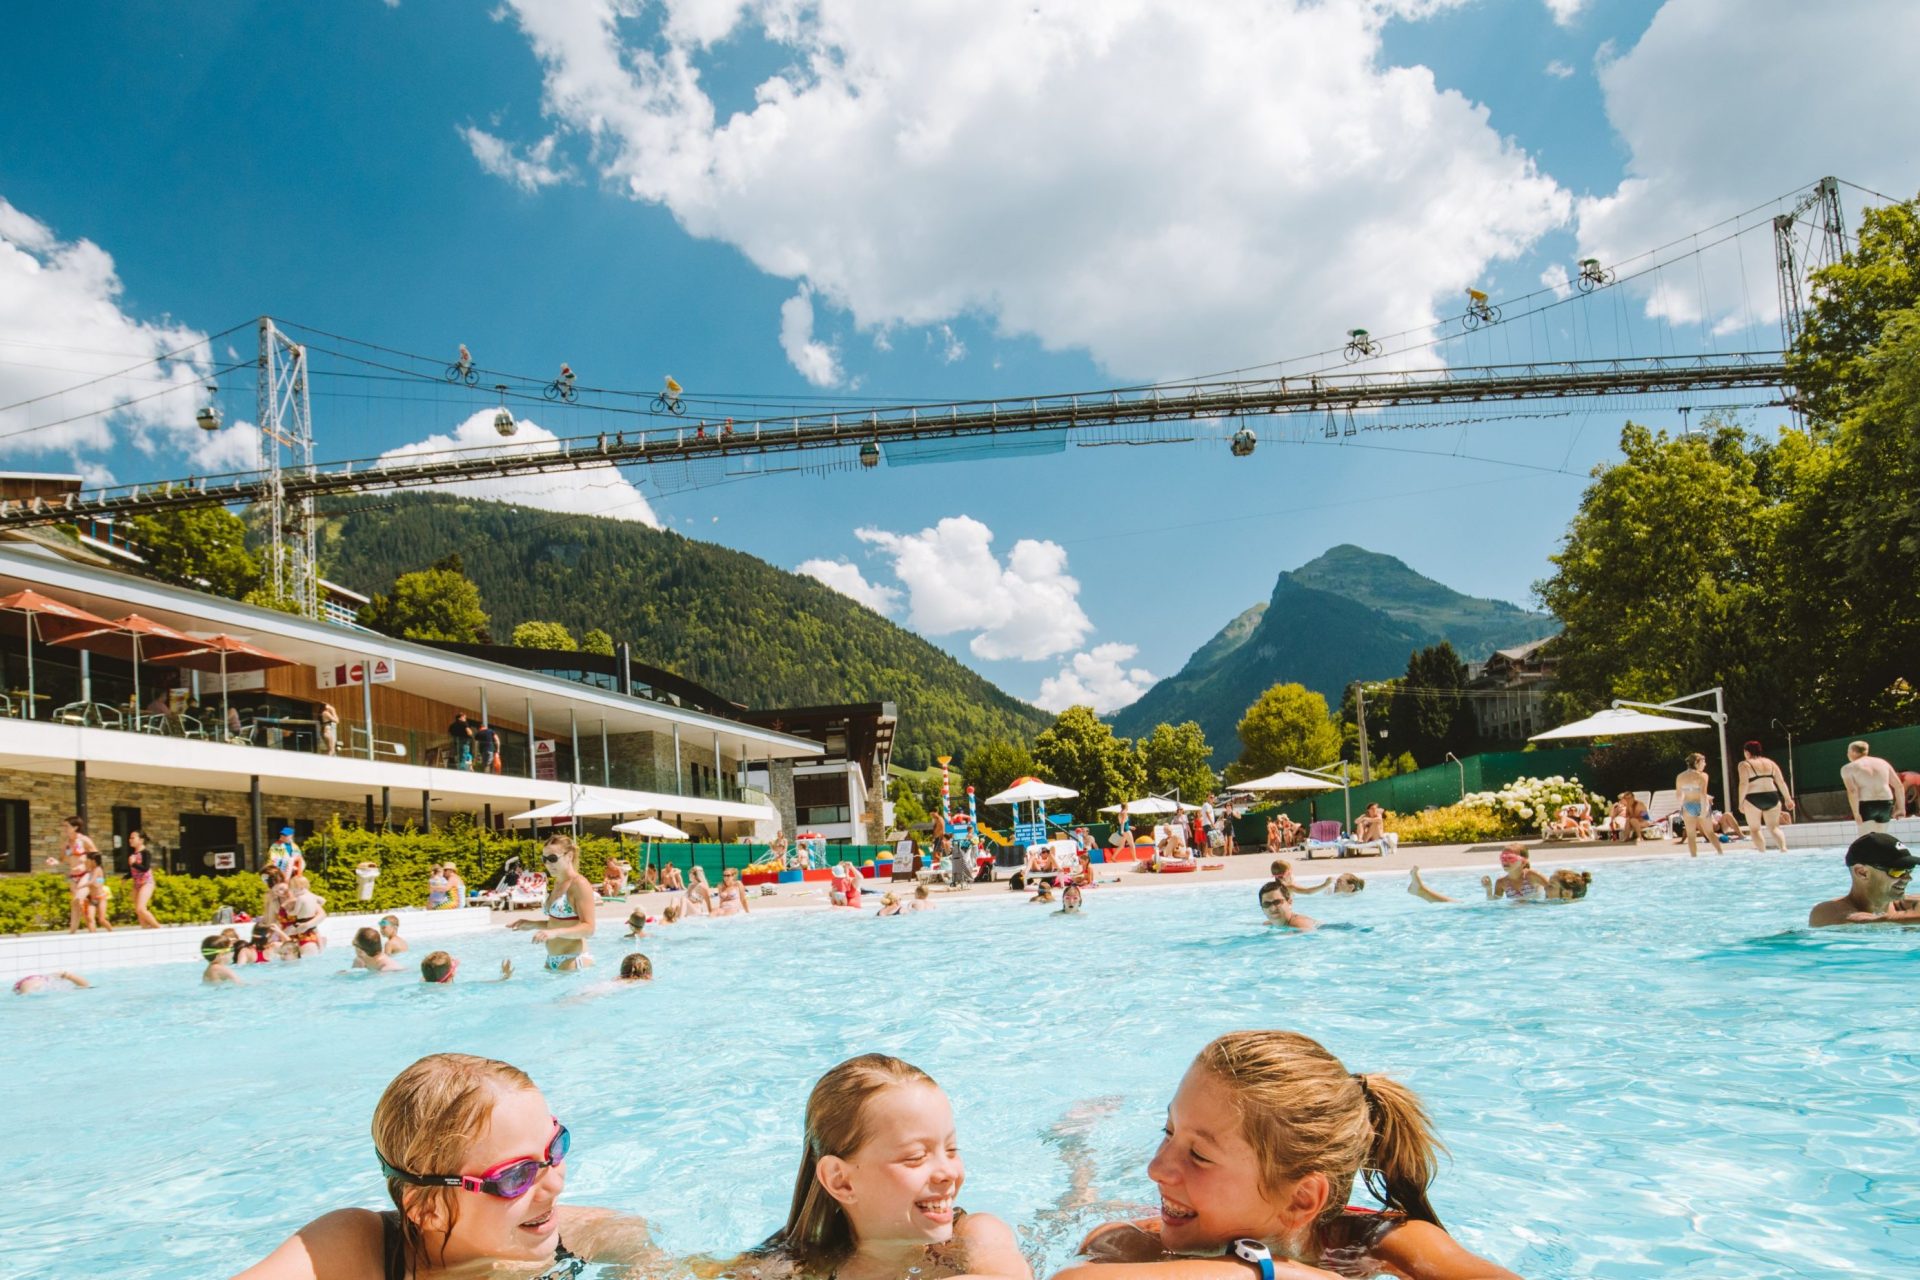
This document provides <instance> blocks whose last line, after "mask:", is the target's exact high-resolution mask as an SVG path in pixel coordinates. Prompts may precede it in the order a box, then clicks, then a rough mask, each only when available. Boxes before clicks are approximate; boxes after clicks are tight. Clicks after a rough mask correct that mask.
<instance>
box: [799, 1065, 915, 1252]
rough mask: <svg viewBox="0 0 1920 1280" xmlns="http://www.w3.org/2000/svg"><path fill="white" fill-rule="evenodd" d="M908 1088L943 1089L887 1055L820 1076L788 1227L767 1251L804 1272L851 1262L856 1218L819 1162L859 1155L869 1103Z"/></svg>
mask: <svg viewBox="0 0 1920 1280" xmlns="http://www.w3.org/2000/svg"><path fill="white" fill-rule="evenodd" d="M903 1084H925V1085H932V1086H933V1087H934V1088H936V1089H937V1088H939V1087H940V1086H939V1085H937V1084H934V1080H933V1077H932V1076H930V1075H928V1074H927V1073H926V1072H924V1071H922V1070H921V1069H920V1068H918V1067H916V1066H914V1065H913V1064H912V1063H909V1062H902V1061H901V1060H900V1059H899V1058H894V1057H889V1056H888V1055H886V1054H884V1053H863V1054H861V1055H860V1056H859V1057H857V1058H848V1059H847V1060H846V1061H845V1062H843V1063H841V1064H840V1065H839V1066H837V1067H835V1068H833V1069H832V1070H831V1071H829V1072H827V1074H825V1075H823V1076H821V1077H820V1080H819V1082H818V1083H816V1084H815V1085H814V1086H813V1092H812V1093H810V1094H808V1095H807V1119H806V1126H807V1127H806V1146H805V1149H804V1150H802V1151H801V1153H800V1172H799V1174H798V1176H797V1177H795V1179H794V1183H793V1204H792V1206H791V1207H790V1208H789V1209H788V1210H787V1224H786V1225H785V1226H784V1227H782V1228H780V1230H779V1231H778V1232H777V1233H776V1234H775V1235H774V1236H773V1238H772V1239H770V1240H768V1241H767V1243H766V1245H765V1246H763V1248H770V1249H778V1250H780V1251H781V1252H783V1253H785V1254H786V1255H787V1256H788V1257H789V1258H791V1259H792V1260H793V1261H794V1262H795V1263H796V1264H797V1265H799V1266H800V1267H802V1268H821V1269H831V1268H833V1267H836V1266H838V1265H839V1264H840V1263H842V1262H844V1261H846V1259H847V1256H848V1255H849V1254H851V1253H852V1252H853V1248H854V1245H855V1244H856V1243H857V1242H856V1241H855V1240H854V1238H853V1220H852V1219H850V1218H849V1217H847V1211H846V1209H844V1208H843V1207H842V1206H841V1204H840V1202H839V1201H838V1200H835V1199H834V1198H833V1197H832V1196H831V1195H829V1194H827V1189H826V1188H825V1187H823V1186H821V1185H820V1177H819V1169H820V1161H821V1160H823V1159H825V1158H826V1157H827V1156H839V1157H841V1158H842V1159H845V1158H846V1157H848V1156H850V1155H852V1154H853V1153H854V1152H856V1151H858V1150H859V1149H860V1148H861V1146H862V1145H863V1144H864V1143H865V1142H866V1140H867V1137H868V1133H867V1103H868V1102H870V1101H872V1100H873V1098H874V1097H875V1096H876V1095H877V1094H879V1092H880V1091H881V1090H882V1089H886V1088H890V1087H892V1086H895V1085H903Z"/></svg>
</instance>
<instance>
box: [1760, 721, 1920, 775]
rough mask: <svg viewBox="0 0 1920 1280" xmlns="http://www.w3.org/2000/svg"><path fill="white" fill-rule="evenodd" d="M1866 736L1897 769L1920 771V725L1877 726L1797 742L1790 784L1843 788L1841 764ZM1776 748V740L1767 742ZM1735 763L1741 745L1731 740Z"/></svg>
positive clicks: (1790, 760) (1789, 762)
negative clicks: (1869, 730)
mask: <svg viewBox="0 0 1920 1280" xmlns="http://www.w3.org/2000/svg"><path fill="white" fill-rule="evenodd" d="M1863 738H1864V739H1865V740H1866V742H1867V745H1868V746H1870V747H1872V748H1873V754H1874V755H1876V756H1879V757H1880V758H1881V759H1882V760H1886V761H1890V762H1891V763H1892V765H1893V767H1894V768H1896V769H1914V770H1920V725H1912V724H1910V725H1904V726H1902V727H1900V728H1898V729H1876V730H1874V731H1873V732H1872V733H1850V734H1848V735H1847V736H1846V737H1844V738H1823V739H1821V740H1820V741H1818V742H1796V743H1794V744H1793V750H1792V752H1791V753H1785V752H1782V753H1780V755H1776V756H1775V757H1774V758H1775V759H1780V758H1781V756H1783V755H1784V756H1786V760H1785V761H1783V763H1786V764H1787V765H1788V767H1789V769H1790V770H1791V777H1790V785H1791V786H1793V788H1794V789H1795V790H1796V791H1800V790H1805V791H1841V790H1844V789H1845V784H1843V783H1842V782H1841V781H1840V766H1841V765H1843V764H1845V763H1846V762H1847V744H1848V743H1849V742H1857V741H1859V740H1861V739H1863ZM1767 745H1768V746H1769V747H1772V746H1773V745H1774V744H1773V743H1768V744H1767ZM1728 747H1729V749H1730V750H1731V751H1732V752H1733V759H1734V763H1735V764H1736V765H1737V764H1738V763H1739V762H1740V744H1739V743H1737V742H1734V743H1729V744H1728Z"/></svg>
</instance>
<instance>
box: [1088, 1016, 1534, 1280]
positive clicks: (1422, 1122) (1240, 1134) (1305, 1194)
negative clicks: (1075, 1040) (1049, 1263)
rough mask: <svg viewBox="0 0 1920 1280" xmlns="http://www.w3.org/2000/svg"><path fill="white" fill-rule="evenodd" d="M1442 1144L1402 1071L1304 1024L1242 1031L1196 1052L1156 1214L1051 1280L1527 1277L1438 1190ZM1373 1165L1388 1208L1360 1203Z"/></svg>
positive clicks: (1162, 1158)
mask: <svg viewBox="0 0 1920 1280" xmlns="http://www.w3.org/2000/svg"><path fill="white" fill-rule="evenodd" d="M1439 1149H1440V1144H1439V1142H1438V1140H1437V1139H1436V1138H1435V1137H1434V1134H1433V1128H1432V1124H1431V1122H1430V1121H1429V1120H1428V1118H1427V1113H1426V1110H1425V1108H1423V1107H1422V1106H1421V1105H1420V1099H1419V1098H1418V1097H1416V1096H1415V1095H1414V1093H1413V1091H1412V1090H1410V1089H1408V1088H1407V1087H1406V1086H1405V1085H1403V1084H1401V1083H1400V1082H1399V1081H1397V1080H1393V1079H1391V1078H1389V1077H1387V1076H1383V1075H1375V1074H1372V1073H1367V1074H1360V1073H1357V1072H1350V1071H1348V1070H1347V1068H1346V1066H1345V1065H1344V1064H1342V1063H1341V1061H1340V1060H1339V1059H1338V1058H1336V1057H1334V1056H1333V1055H1332V1054H1331V1053H1329V1052H1327V1050H1326V1049H1325V1048H1324V1047H1322V1046H1321V1045H1320V1044H1319V1043H1317V1042H1316V1041H1314V1040H1311V1039H1309V1038H1308V1037H1306V1036H1303V1035H1300V1034H1299V1033H1298V1032H1292V1031H1236V1032H1233V1033H1231V1034H1229V1035H1224V1036H1221V1037H1220V1038H1219V1039H1217V1040H1215V1041H1214V1042H1213V1043H1211V1044H1209V1045H1208V1046H1207V1047H1206V1048H1205V1049H1202V1050H1201V1051H1200V1056H1199V1057H1198V1058H1196V1059H1194V1062H1193V1065H1192V1066H1191V1067H1189V1068H1188V1069H1187V1074H1186V1076H1185V1077H1184V1078H1183V1079H1182V1080H1181V1081H1180V1087H1179V1089H1178V1090H1177V1091H1176V1092H1175V1094H1174V1096H1173V1101H1172V1103H1171V1104H1169V1105H1168V1107H1167V1125H1166V1136H1165V1137H1164V1138H1163V1139H1162V1140H1161V1143H1160V1149H1159V1150H1158V1151H1157V1152H1155V1153H1154V1156H1153V1159H1152V1161H1151V1162H1150V1163H1149V1164H1148V1165H1147V1176H1148V1177H1149V1178H1151V1179H1152V1180H1153V1182H1154V1184H1155V1185H1156V1186H1157V1187H1158V1188H1159V1190H1160V1206H1161V1208H1160V1213H1159V1215H1158V1216H1157V1217H1153V1218H1146V1219H1141V1220H1139V1221H1135V1222H1118V1223H1109V1224H1107V1225H1106V1226H1104V1227H1100V1228H1097V1229H1096V1230H1095V1231H1094V1232H1093V1233H1092V1234H1090V1235H1089V1236H1088V1237H1087V1239H1086V1241H1085V1242H1084V1243H1083V1244H1082V1245H1081V1253H1083V1254H1085V1255H1087V1256H1088V1257H1089V1258H1090V1259H1091V1260H1090V1261H1089V1262H1086V1263H1083V1264H1081V1265H1079V1266H1074V1267H1069V1268H1068V1269H1067V1270H1065V1271H1062V1272H1060V1273H1059V1275H1057V1276H1056V1277H1055V1278H1054V1280H1160V1278H1161V1277H1163V1275H1164V1276H1171V1275H1173V1274H1175V1270H1174V1267H1173V1266H1170V1264H1174V1263H1175V1260H1178V1262H1177V1274H1178V1276H1179V1278H1180V1280H1250V1278H1249V1275H1248V1268H1249V1267H1250V1266H1251V1267H1253V1268H1255V1269H1256V1270H1258V1271H1259V1272H1260V1275H1261V1277H1262V1280H1265V1278H1266V1277H1273V1278H1274V1280H1283V1278H1284V1280H1306V1277H1310V1276H1311V1277H1317V1278H1319V1280H1325V1278H1326V1277H1327V1276H1328V1274H1329V1273H1335V1274H1338V1275H1343V1276H1371V1275H1376V1274H1387V1275H1395V1276H1402V1277H1405V1278H1406V1280H1458V1278H1459V1277H1466V1276H1472V1277H1474V1278H1475V1280H1519V1277H1517V1276H1515V1275H1514V1273H1513V1272H1511V1271H1508V1270H1506V1269H1505V1268H1504V1267H1500V1266H1497V1265H1495V1264H1494V1263H1491V1262H1488V1261H1487V1260H1486V1259H1484V1258H1479V1257H1475V1256H1474V1255H1473V1254H1471V1253H1469V1252H1468V1251H1467V1250H1466V1249H1464V1248H1462V1247H1461V1246H1460V1244H1459V1243H1458V1242H1457V1241H1455V1240H1454V1238H1453V1237H1452V1236H1450V1235H1448V1234H1447V1232H1446V1229H1445V1228H1444V1227H1442V1226H1441V1225H1440V1217H1439V1215H1438V1214H1437V1213H1435V1212H1434V1209H1433V1205H1432V1204H1431V1203H1430V1202H1429V1201H1428V1199H1427V1187H1428V1184H1429V1183H1431V1182H1432V1180H1433V1175H1434V1167H1435V1163H1436V1158H1437V1154H1438V1152H1439ZM1363 1170H1364V1171H1365V1180H1366V1186H1367V1189H1368V1190H1369V1191H1370V1192H1372V1193H1373V1194H1374V1195H1375V1196H1376V1197H1378V1198H1379V1199H1380V1200H1381V1201H1382V1202H1383V1203H1384V1204H1385V1206H1386V1207H1385V1209H1384V1210H1375V1209H1366V1208H1359V1207H1354V1206H1350V1205H1349V1204H1348V1199H1349V1197H1350V1195H1351V1194H1352V1191H1353V1187H1354V1183H1355V1181H1356V1180H1358V1179H1359V1178H1360V1177H1361V1175H1362V1171H1363Z"/></svg>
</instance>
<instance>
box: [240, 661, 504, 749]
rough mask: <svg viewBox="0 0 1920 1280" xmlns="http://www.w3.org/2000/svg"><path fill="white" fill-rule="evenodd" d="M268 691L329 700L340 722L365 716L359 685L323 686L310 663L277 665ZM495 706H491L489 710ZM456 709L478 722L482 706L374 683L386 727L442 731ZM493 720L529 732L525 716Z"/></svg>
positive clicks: (378, 716) (378, 718) (379, 719)
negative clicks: (458, 703) (437, 698)
mask: <svg viewBox="0 0 1920 1280" xmlns="http://www.w3.org/2000/svg"><path fill="white" fill-rule="evenodd" d="M264 674H265V676H266V692H268V693H271V694H277V695H279V696H280V697H283V698H295V699H298V700H299V701H302V702H328V703H332V704H333V709H334V710H335V711H337V712H339V713H340V723H341V724H342V725H343V726H344V725H352V724H360V723H362V722H363V721H364V720H365V718H366V708H365V704H364V703H363V702H362V700H361V692H360V686H359V685H351V686H348V687H345V688H335V689H322V688H321V687H320V685H319V683H318V681H317V678H316V677H315V675H314V670H313V668H312V667H309V666H293V667H276V668H275V669H273V670H271V671H267V672H265V673H264ZM492 710H493V709H492V708H491V707H490V708H488V711H489V713H491V712H492ZM456 711H465V712H466V713H467V715H468V716H469V717H471V718H473V719H474V720H475V722H476V723H477V722H478V719H479V715H480V709H479V707H478V705H475V706H460V707H456V706H453V705H451V704H450V703H445V702H440V701H437V700H436V699H433V698H423V697H421V696H420V695H419V694H417V693H408V692H406V691H405V690H403V689H395V688H394V687H392V686H391V685H384V684H376V685H374V686H373V721H374V723H375V724H377V725H380V726H382V727H384V728H387V729H399V730H404V731H409V732H414V733H423V734H443V733H445V732H446V731H447V726H448V725H449V724H452V723H453V716H454V713H455V712H456ZM493 723H494V724H495V725H497V726H498V727H500V728H503V729H514V730H518V731H520V732H523V733H524V732H525V731H526V723H525V720H524V718H515V719H508V718H506V717H504V716H497V715H496V716H493Z"/></svg>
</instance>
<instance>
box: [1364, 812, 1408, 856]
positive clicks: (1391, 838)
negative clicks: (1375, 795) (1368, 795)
mask: <svg viewBox="0 0 1920 1280" xmlns="http://www.w3.org/2000/svg"><path fill="white" fill-rule="evenodd" d="M1353 838H1354V840H1355V841H1357V842H1358V843H1360V844H1377V845H1379V846H1380V852H1382V853H1392V852H1393V851H1394V850H1395V849H1398V848H1399V847H1400V837H1399V836H1397V835H1395V834H1394V833H1393V832H1391V831H1389V830H1387V815H1386V812H1385V811H1384V810H1382V809H1381V808H1380V806H1379V805H1378V804H1377V803H1376V804H1370V805H1368V806H1367V809H1366V812H1365V813H1362V814H1361V815H1360V816H1359V817H1357V818H1355V819H1354V820H1353Z"/></svg>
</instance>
